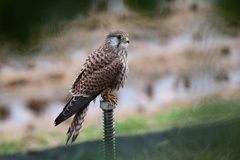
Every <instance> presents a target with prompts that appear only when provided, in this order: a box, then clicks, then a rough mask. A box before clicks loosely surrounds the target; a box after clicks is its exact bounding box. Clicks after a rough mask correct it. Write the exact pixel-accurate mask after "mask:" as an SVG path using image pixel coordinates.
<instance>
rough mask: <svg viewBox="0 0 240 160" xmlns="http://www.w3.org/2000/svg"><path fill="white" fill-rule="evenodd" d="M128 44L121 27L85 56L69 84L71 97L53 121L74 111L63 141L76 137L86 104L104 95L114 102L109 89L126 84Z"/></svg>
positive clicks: (63, 119)
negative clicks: (74, 77)
mask: <svg viewBox="0 0 240 160" xmlns="http://www.w3.org/2000/svg"><path fill="white" fill-rule="evenodd" d="M128 44H129V39H128V34H127V33H126V32H124V31H120V30H116V31H112V32H109V33H108V35H107V36H106V39H105V42H104V44H103V45H102V46H100V47H99V48H98V49H97V50H95V51H94V52H92V53H91V54H90V55H89V56H88V58H87V59H86V61H85V63H84V64H83V66H82V69H81V71H80V74H79V75H78V77H77V78H76V80H75V81H74V83H73V85H72V87H71V90H70V92H71V94H72V98H71V99H70V100H69V102H68V103H67V104H66V106H65V107H64V108H63V111H62V112H61V113H60V114H59V116H58V117H57V118H56V120H55V125H56V126H57V125H58V124H60V123H62V122H63V121H65V120H66V119H68V118H69V117H71V116H72V115H74V114H75V116H74V118H73V121H72V123H71V125H70V127H69V129H68V132H67V137H68V138H67V142H66V144H67V143H68V141H69V139H70V138H71V143H73V142H74V141H75V140H76V138H77V136H78V134H79V131H80V129H81V127H82V123H83V121H84V117H85V116H86V112H87V109H88V105H89V103H90V102H91V101H93V100H95V98H96V97H97V96H98V95H101V96H102V97H106V98H107V100H108V101H109V102H110V103H111V104H116V103H117V99H116V97H115V95H113V94H112V92H113V91H116V90H119V88H120V87H123V86H124V84H125V81H126V78H127V72H128V64H127V46H128Z"/></svg>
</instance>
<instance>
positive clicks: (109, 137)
mask: <svg viewBox="0 0 240 160" xmlns="http://www.w3.org/2000/svg"><path fill="white" fill-rule="evenodd" d="M114 127H115V126H114V111H113V109H110V110H104V109H103V145H104V146H103V154H104V158H105V160H115V157H116V153H115V129H114Z"/></svg>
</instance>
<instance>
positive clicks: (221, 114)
mask: <svg viewBox="0 0 240 160" xmlns="http://www.w3.org/2000/svg"><path fill="white" fill-rule="evenodd" d="M176 105H177V104H175V106H176ZM173 108H174V107H173ZM175 108H178V109H173V110H171V111H167V112H160V113H156V114H153V115H147V114H144V113H139V114H136V115H135V116H131V117H126V118H124V120H121V121H117V120H116V124H115V130H116V136H119V135H133V134H136V133H145V132H150V131H159V130H166V129H170V128H173V127H185V126H193V125H197V124H202V123H213V122H217V121H221V120H228V119H233V118H236V117H239V113H240V103H239V102H238V101H233V100H231V101H230V100H229V101H224V100H218V101H214V102H212V101H208V102H203V103H201V104H200V105H198V106H194V107H193V105H189V106H188V107H185V108H182V109H179V107H175ZM101 137H102V126H101V125H99V126H96V125H95V126H88V127H84V128H83V129H82V132H81V133H80V136H79V138H78V139H77V142H82V141H88V140H95V139H101ZM65 140H66V136H65V133H59V132H58V133H57V132H48V133H46V132H41V133H40V132H37V133H34V136H33V134H29V135H25V136H24V137H22V138H21V139H20V140H15V141H12V140H10V139H5V140H1V142H0V154H12V153H16V152H19V151H26V150H35V149H37V150H39V149H43V148H46V147H49V146H53V144H54V145H55V146H56V145H58V144H64V142H65ZM62 142H63V143H62Z"/></svg>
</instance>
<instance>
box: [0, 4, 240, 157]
mask: <svg viewBox="0 0 240 160" xmlns="http://www.w3.org/2000/svg"><path fill="white" fill-rule="evenodd" d="M239 19H240V2H239V1H237V0H228V1H226V0H209V1H206V0H199V1H198V0H160V1H159V0H150V1H143V0H132V1H128V0H118V1H117V0H112V1H111V0H98V1H81V0H69V1H64V0H58V1H56V0H52V1H45V0H42V1H30V0H22V1H17V0H1V2H0V134H1V139H0V156H1V155H5V154H8V155H9V154H10V155H12V154H16V153H25V152H28V151H41V150H45V149H48V148H53V147H57V146H60V145H64V144H65V140H66V136H65V133H66V131H67V129H68V126H69V124H70V120H68V121H67V122H65V123H64V124H62V125H60V126H58V127H56V128H55V127H54V124H53V121H54V119H55V117H56V116H57V115H58V113H59V112H60V111H61V110H62V107H64V105H65V103H66V102H67V101H68V99H69V98H70V93H69V92H68V90H69V87H70V86H71V84H72V82H73V80H74V78H75V77H76V75H77V74H78V73H79V70H80V68H81V66H82V64H83V62H84V60H85V59H86V57H87V55H88V54H89V53H91V52H92V51H93V50H94V49H96V48H97V47H98V46H99V45H100V44H101V43H103V41H104V38H105V36H106V34H107V33H108V32H109V31H111V30H115V29H121V30H125V31H127V32H128V33H129V35H130V41H131V43H130V45H129V49H128V61H129V68H130V71H129V78H128V81H127V85H126V87H125V88H123V89H121V90H120V91H119V92H118V93H117V95H118V100H119V103H118V106H117V109H115V122H116V123H115V124H116V136H126V138H129V140H128V139H127V140H126V141H124V143H123V144H121V143H120V142H119V148H118V145H117V148H118V149H119V152H121V149H124V148H126V146H127V144H128V143H130V142H131V143H132V141H131V138H132V139H133V140H135V141H138V139H137V138H139V135H140V137H141V136H143V137H141V138H142V141H143V142H144V143H142V144H139V145H141V147H142V148H141V147H140V150H141V149H143V150H144V148H145V147H146V150H147V152H146V153H144V152H142V154H143V156H142V157H141V158H143V157H144V158H143V159H157V157H161V159H199V160H200V159H204V160H207V159H209V160H210V159H223V160H225V159H228V160H229V159H239V158H240V155H239V154H238V152H239V148H240V144H239V142H238V140H239V138H238V134H236V133H239V130H237V127H236V124H237V123H236V122H239V113H240V101H239V98H240V67H239V66H240V46H239V42H240V35H239V33H240V32H239V28H240V21H239ZM98 101H99V99H97V102H96V103H95V104H91V106H90V110H89V111H88V115H87V117H86V120H85V122H84V125H83V128H82V130H81V133H80V135H79V137H78V139H77V142H76V143H79V142H86V143H82V144H79V147H80V148H81V147H82V148H84V146H88V145H90V146H91V144H90V143H91V142H90V143H87V142H88V141H94V143H95V142H96V143H100V142H99V141H95V140H99V139H101V137H102V125H101V121H100V120H101V110H100V109H99V102H98ZM226 124H229V125H226ZM230 124H231V125H230ZM208 125H209V126H211V127H210V128H216V126H217V128H218V129H217V130H214V129H209V130H208V128H206V126H208ZM196 126H197V128H199V130H198V129H196V130H195V128H194V127H196ZM227 126H231V128H227ZM186 127H187V128H186ZM204 127H205V128H204ZM174 128H176V130H175V129H174ZM201 128H202V129H203V130H204V131H206V132H203V133H200V130H201ZM235 128H236V130H235ZM189 129H190V130H191V129H192V130H193V131H192V130H191V132H188V131H189ZM226 129H229V130H230V131H229V132H226ZM167 130H169V132H168V131H167ZM181 131H183V132H181ZM150 132H154V133H157V135H159V137H160V140H159V139H157V138H156V137H157V136H153V137H151V136H149V133H150ZM230 132H231V133H233V134H232V136H231V133H230ZM172 133H174V134H172ZM180 133H181V136H179V139H178V137H175V134H177V135H178V134H180ZM190 133H193V135H191V134H190ZM218 133H219V134H221V135H222V136H220V138H219V139H217V140H216V139H214V137H218ZM162 134H164V135H166V136H163V135H162ZM145 135H146V136H145ZM150 135H151V133H150ZM201 135H203V136H201ZM182 136H183V137H185V136H187V138H182ZM198 137H199V139H198ZM204 137H205V139H204ZM120 138H121V137H120ZM134 138H136V139H134ZM151 138H152V139H154V140H150V139H151ZM172 138H175V139H174V140H172ZM148 139H149V141H150V142H152V141H155V142H156V144H155V143H154V144H153V143H150V142H149V144H151V145H148ZM221 140H222V141H223V144H224V145H225V146H222V144H221ZM235 140H236V141H235ZM117 141H118V139H117ZM119 141H120V140H119ZM145 141H146V142H145ZM158 141H159V142H158ZM185 142H186V143H185ZM233 142H234V143H233ZM131 143H130V144H131ZM180 143H181V144H180ZM201 143H204V145H202V146H201V145H200V147H199V148H198V149H192V147H193V146H195V145H196V144H201ZM205 143H206V144H205ZM124 144H125V145H126V146H124ZM211 144H214V145H211ZM226 144H228V145H226ZM150 146H151V147H150ZM208 146H209V147H208ZM121 147H122V148H121ZM159 148H160V149H159ZM193 148H194V147H193ZM100 149H101V147H100ZM70 151H71V150H70V149H66V150H64V151H62V150H61V148H60V149H59V151H58V148H56V153H58V152H59V154H60V152H61V154H64V153H66V155H69V152H70ZM46 152H47V153H52V151H49V152H48V151H47V150H46ZM47 153H46V155H47ZM54 153H55V151H54ZM134 153H135V152H134ZM83 155H84V154H83ZM83 155H81V156H83ZM126 155H127V153H125V152H124V151H122V155H121V154H120V153H119V157H124V158H123V159H126V157H127V156H126ZM17 156H19V158H20V157H21V155H16V157H17ZM37 156H39V155H38V154H36V157H34V156H33V157H34V158H36V159H37ZM16 157H12V159H16ZM49 157H51V156H49ZM49 157H48V159H54V158H55V159H58V158H56V156H53V157H52V158H49ZM79 157H80V155H79ZM139 157H140V156H139V155H137V154H136V155H132V157H130V159H134V158H135V159H140V158H139ZM0 158H1V157H0ZM2 158H3V157H2ZM5 158H6V157H5ZM9 158H11V157H7V158H6V159H9ZM74 158H75V159H77V156H76V157H72V159H74ZM128 158H129V157H128ZM22 159H26V157H25V158H24V157H22ZM62 159H65V158H62Z"/></svg>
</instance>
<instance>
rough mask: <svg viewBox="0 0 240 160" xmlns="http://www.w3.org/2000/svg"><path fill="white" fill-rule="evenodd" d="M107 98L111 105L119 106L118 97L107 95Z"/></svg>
mask: <svg viewBox="0 0 240 160" xmlns="http://www.w3.org/2000/svg"><path fill="white" fill-rule="evenodd" d="M106 98H107V100H108V101H109V103H110V104H111V105H113V104H117V97H116V96H115V95H114V94H107V95H106Z"/></svg>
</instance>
